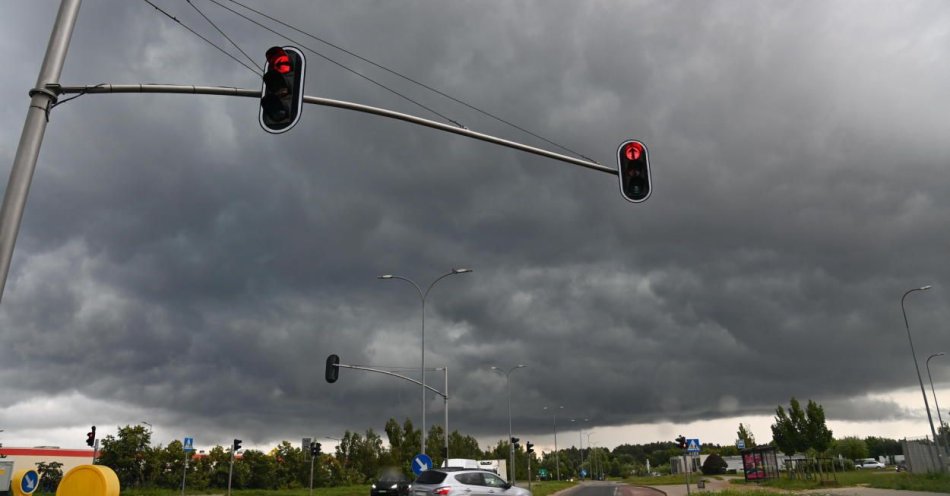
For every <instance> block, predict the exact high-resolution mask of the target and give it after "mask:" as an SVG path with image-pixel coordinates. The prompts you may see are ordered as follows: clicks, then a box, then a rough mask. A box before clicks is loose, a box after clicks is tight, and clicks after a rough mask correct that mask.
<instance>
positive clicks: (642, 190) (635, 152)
mask: <svg viewBox="0 0 950 496" xmlns="http://www.w3.org/2000/svg"><path fill="white" fill-rule="evenodd" d="M617 173H618V175H619V177H620V194H621V195H622V196H623V197H624V198H625V199H626V200H627V201H630V202H633V203H640V202H642V201H645V200H646V199H647V198H649V197H650V192H651V191H652V189H653V188H652V185H651V178H650V152H649V151H647V147H646V145H644V144H643V143H641V142H640V141H637V140H627V141H624V142H623V143H621V144H620V148H618V149H617Z"/></svg>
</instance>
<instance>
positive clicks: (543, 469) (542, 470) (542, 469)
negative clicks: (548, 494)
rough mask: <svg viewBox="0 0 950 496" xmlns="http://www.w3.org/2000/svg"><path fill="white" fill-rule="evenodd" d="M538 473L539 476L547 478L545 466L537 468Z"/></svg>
mask: <svg viewBox="0 0 950 496" xmlns="http://www.w3.org/2000/svg"><path fill="white" fill-rule="evenodd" d="M538 475H539V476H541V477H544V478H547V476H548V469H546V468H539V469H538Z"/></svg>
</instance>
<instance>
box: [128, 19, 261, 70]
mask: <svg viewBox="0 0 950 496" xmlns="http://www.w3.org/2000/svg"><path fill="white" fill-rule="evenodd" d="M142 1H143V2H145V3H147V4H149V5H151V6H152V7H153V8H154V9H155V10H157V11H159V12H161V13H162V14H165V16H166V17H168V18H169V19H171V20H173V21H175V22H177V23H178V25H180V26H181V27H183V28H185V29H187V30H188V31H190V32H191V34H193V35H195V36H197V37H199V38H201V39H202V40H204V41H205V43H208V44H209V45H211V46H213V47H215V48H217V49H218V50H219V51H220V52H221V53H223V54H225V55H227V56H228V57H230V58H231V59H233V60H234V61H235V62H237V63H238V64H241V65H243V66H244V67H246V68H247V70H249V71H251V72H253V73H254V74H257V75H259V74H260V73H259V71H258V70H257V69H254V68H252V67H251V66H249V65H247V64H245V63H244V62H242V61H241V60H240V59H238V58H237V57H235V56H234V55H232V54H231V53H230V52H228V51H227V50H225V49H223V48H221V47H219V46H218V45H217V44H215V43H214V42H213V41H211V40H209V39H208V38H205V37H204V36H202V35H201V34H199V33H198V32H197V31H195V30H194V29H191V28H190V27H188V26H187V25H186V24H185V23H183V22H181V21H179V20H178V18H177V17H175V16H173V15H171V14H169V13H168V12H166V11H164V10H163V9H162V8H161V7H159V6H158V5H155V4H154V3H152V2H150V1H149V0H142Z"/></svg>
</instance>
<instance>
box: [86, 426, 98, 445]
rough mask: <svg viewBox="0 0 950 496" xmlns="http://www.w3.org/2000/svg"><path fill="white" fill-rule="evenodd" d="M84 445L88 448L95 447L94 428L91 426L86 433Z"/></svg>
mask: <svg viewBox="0 0 950 496" xmlns="http://www.w3.org/2000/svg"><path fill="white" fill-rule="evenodd" d="M86 445H88V446H89V447H90V448H91V447H93V446H95V445H96V426H92V427H91V428H90V429H89V432H87V433H86Z"/></svg>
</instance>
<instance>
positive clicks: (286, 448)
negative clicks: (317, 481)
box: [270, 441, 310, 489]
mask: <svg viewBox="0 0 950 496" xmlns="http://www.w3.org/2000/svg"><path fill="white" fill-rule="evenodd" d="M270 455H271V456H272V457H273V458H274V461H275V462H276V464H275V469H274V478H275V480H276V482H277V486H278V488H280V489H296V488H298V487H303V486H304V484H303V482H302V481H303V480H307V481H308V483H309V475H310V463H309V462H304V457H303V452H302V451H301V450H300V448H298V447H296V446H293V445H291V444H290V442H289V441H281V442H280V444H278V445H277V446H276V447H275V448H274V449H272V450H271V453H270ZM304 474H307V475H306V477H307V478H306V479H304V477H305V476H304Z"/></svg>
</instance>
